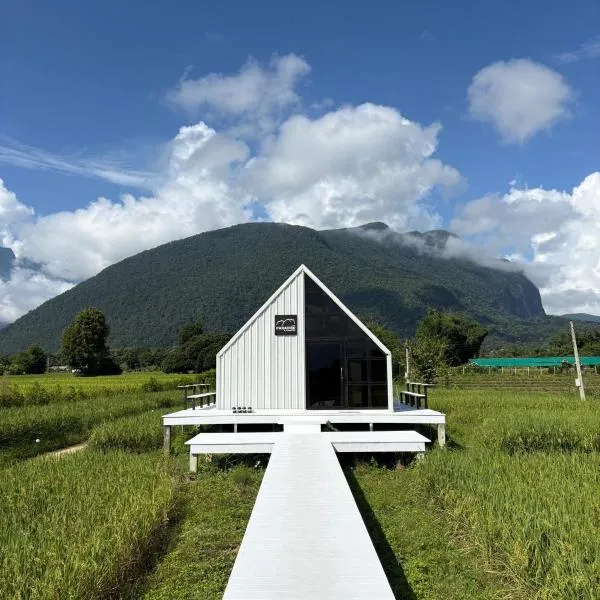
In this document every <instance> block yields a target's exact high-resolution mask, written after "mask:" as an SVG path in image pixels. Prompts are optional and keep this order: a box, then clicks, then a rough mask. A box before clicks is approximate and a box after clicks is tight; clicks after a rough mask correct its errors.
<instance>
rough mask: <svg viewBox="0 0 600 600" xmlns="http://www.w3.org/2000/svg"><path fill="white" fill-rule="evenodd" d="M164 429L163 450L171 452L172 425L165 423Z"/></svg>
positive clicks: (166, 452)
mask: <svg viewBox="0 0 600 600" xmlns="http://www.w3.org/2000/svg"><path fill="white" fill-rule="evenodd" d="M163 431H164V440H163V450H164V452H165V454H167V455H169V454H171V426H170V425H165V426H164V427H163Z"/></svg>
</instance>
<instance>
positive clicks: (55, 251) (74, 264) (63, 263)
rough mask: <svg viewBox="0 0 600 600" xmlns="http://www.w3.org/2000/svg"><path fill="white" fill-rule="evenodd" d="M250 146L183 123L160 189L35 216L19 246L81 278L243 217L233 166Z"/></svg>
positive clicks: (56, 271) (50, 268) (50, 267)
mask: <svg viewBox="0 0 600 600" xmlns="http://www.w3.org/2000/svg"><path fill="white" fill-rule="evenodd" d="M247 152H248V150H247V147H246V146H245V144H243V143H242V142H238V141H235V140H231V139H229V138H227V137H224V136H220V135H219V134H217V133H216V132H215V131H214V130H213V129H211V128H209V127H208V126H206V125H205V124H203V123H199V124H197V125H194V126H191V127H182V128H181V130H180V131H179V133H178V135H177V136H176V137H175V138H174V140H173V141H172V142H171V144H170V146H169V156H170V159H169V167H168V173H167V175H166V183H165V184H164V185H163V186H161V188H159V189H158V190H157V192H156V194H155V195H153V196H148V197H140V198H135V197H134V196H131V195H129V194H128V195H125V196H123V197H122V198H121V201H119V202H113V201H111V200H109V199H107V198H98V199H97V200H95V201H94V202H92V203H90V204H89V205H88V206H87V207H85V208H81V209H78V210H75V211H64V212H59V213H54V214H50V215H47V216H43V217H39V218H37V219H33V220H31V221H30V222H29V223H27V224H26V225H24V226H22V227H21V233H20V240H19V242H20V246H19V249H18V254H19V255H22V256H26V257H27V258H29V259H31V260H34V261H36V262H41V263H43V264H44V265H45V271H46V273H48V274H49V275H51V276H53V277H59V278H65V279H70V280H80V279H83V278H86V277H89V276H91V275H94V274H95V273H97V272H98V271H100V270H101V269H103V268H105V267H107V266H108V265H110V264H112V263H114V262H116V261H118V260H121V259H123V258H125V257H126V256H130V255H132V254H135V253H136V252H139V251H141V250H144V249H147V248H151V247H154V246H157V245H159V244H161V243H164V242H168V241H170V240H174V239H178V238H183V237H187V236H189V235H193V234H195V233H199V232H201V231H206V230H208V229H214V228H217V227H223V226H226V225H232V224H234V223H239V222H243V221H246V220H248V219H249V216H250V215H249V212H248V211H247V210H245V208H244V206H245V204H246V203H247V202H248V201H249V196H248V194H247V193H246V192H245V191H243V190H241V189H237V188H236V187H235V173H234V171H235V169H236V164H237V163H238V162H240V161H244V160H245V158H246V156H247ZM15 252H17V250H15Z"/></svg>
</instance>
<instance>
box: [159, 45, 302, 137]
mask: <svg viewBox="0 0 600 600" xmlns="http://www.w3.org/2000/svg"><path fill="white" fill-rule="evenodd" d="M309 72H310V66H309V64H308V63H307V62H306V61H305V60H304V59H303V58H301V57H299V56H297V55H295V54H287V55H285V56H277V55H275V56H273V58H272V59H271V61H270V62H269V64H268V65H267V66H263V65H261V64H260V63H259V62H258V61H256V60H255V59H253V58H249V59H248V61H247V62H246V63H245V64H244V65H243V66H242V68H241V69H240V70H239V71H238V73H236V74H235V75H223V74H222V73H211V74H210V75H206V76H205V77H201V78H199V79H188V78H187V76H184V77H183V78H182V79H181V80H180V81H179V83H178V85H177V86H176V87H175V89H173V90H170V91H169V92H167V95H166V97H167V100H168V101H169V102H170V103H172V104H173V105H175V106H177V107H179V108H182V109H184V110H185V111H187V112H188V113H191V114H197V113H198V111H200V110H204V111H208V114H209V115H210V114H212V113H214V114H216V115H218V116H222V117H231V118H234V119H242V120H243V121H244V127H240V125H239V124H238V128H239V129H237V130H236V131H238V132H239V131H242V130H243V131H244V133H249V135H251V134H254V133H255V132H256V131H258V132H259V133H264V132H266V131H270V130H272V129H273V127H274V126H275V125H276V122H277V118H281V116H282V112H283V111H284V110H285V109H288V108H290V107H293V106H296V105H298V104H299V103H300V96H299V95H298V93H297V92H296V89H295V88H296V86H297V85H298V84H299V82H300V80H301V79H302V78H304V77H306V75H308V73H309ZM206 116H207V115H203V117H204V118H205V119H206ZM249 121H250V122H249ZM246 129H248V130H250V131H249V132H246V131H245V130H246Z"/></svg>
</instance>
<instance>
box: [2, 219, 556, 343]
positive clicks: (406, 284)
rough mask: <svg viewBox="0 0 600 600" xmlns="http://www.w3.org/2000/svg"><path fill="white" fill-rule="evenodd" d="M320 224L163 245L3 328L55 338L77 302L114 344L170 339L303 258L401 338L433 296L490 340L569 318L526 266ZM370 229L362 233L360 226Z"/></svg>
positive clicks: (227, 317) (516, 336)
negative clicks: (98, 318) (550, 308)
mask: <svg viewBox="0 0 600 600" xmlns="http://www.w3.org/2000/svg"><path fill="white" fill-rule="evenodd" d="M359 233H361V231H360V230H358V232H357V231H356V230H355V231H347V230H333V231H315V230H312V229H308V228H306V227H297V226H290V225H283V224H276V223H249V224H245V225H239V226H235V227H230V228H227V229H220V230H217V231H210V232H207V233H203V234H200V235H197V236H193V237H190V238H187V239H184V240H179V241H176V242H172V243H169V244H166V245H164V246H160V247H158V248H155V249H153V250H149V251H145V252H143V253H141V254H138V255H136V256H133V257H131V258H128V259H126V260H124V261H121V262H120V263H117V264H115V265H112V266H111V267H109V268H107V269H105V270H104V271H102V272H101V273H99V274H98V275H96V276H95V277H92V278H91V279H89V280H87V281H84V282H83V283H81V284H79V285H77V286H75V287H74V288H73V289H72V290H69V291H68V292H66V293H65V294H61V295H60V296H59V297H57V298H54V299H52V300H50V301H48V302H46V303H44V304H43V305H42V306H40V307H39V308H37V309H35V310H33V311H31V312H29V313H28V314H27V315H25V316H23V317H22V318H20V319H19V320H18V321H17V322H15V323H14V324H12V325H9V326H8V327H6V328H4V329H2V330H1V331H0V347H1V348H2V350H3V351H4V352H11V353H12V352H16V351H18V350H21V349H23V348H24V347H26V346H27V345H29V344H30V343H32V342H33V341H37V342H38V343H40V344H41V345H42V347H44V348H46V349H49V350H56V349H58V346H59V342H60V335H61V331H62V330H63V329H64V328H65V327H67V325H68V324H69V322H70V321H71V320H72V319H73V318H74V317H75V315H76V314H77V312H78V311H81V310H83V309H84V308H86V307H88V306H97V307H98V308H99V309H100V310H102V312H103V313H104V314H105V315H106V317H107V319H108V321H109V322H110V324H111V335H110V338H109V345H110V346H111V347H113V348H114V347H123V348H125V347H170V346H173V345H174V344H176V343H177V336H176V333H177V330H178V329H179V328H181V327H183V326H185V325H186V324H188V323H192V322H196V321H198V320H199V321H201V322H202V323H203V324H204V333H215V332H221V331H237V329H238V328H239V327H241V326H242V325H243V324H244V322H245V321H246V320H247V319H248V318H249V317H250V316H251V315H252V314H253V313H254V312H255V311H256V310H257V309H258V308H259V307H260V306H261V305H262V304H263V302H264V301H265V300H266V299H267V298H268V297H269V295H270V294H271V293H272V292H273V291H274V290H276V289H277V287H279V286H280V285H281V283H282V282H283V281H285V279H286V278H287V277H288V276H289V275H290V273H292V272H293V271H294V270H295V269H296V268H297V267H298V266H299V265H300V264H301V263H304V264H306V265H307V266H308V267H309V268H310V269H311V270H313V271H314V272H315V274H316V275H317V276H318V277H319V278H321V279H322V280H323V281H324V282H325V284H326V285H328V286H329V287H330V288H331V289H332V291H333V292H334V293H335V294H336V295H338V296H339V297H340V298H341V299H342V301H344V302H345V303H346V304H347V305H348V307H349V308H350V309H351V310H352V311H354V312H355V313H357V314H369V315H370V316H371V317H373V318H374V319H376V320H377V321H378V322H380V323H381V324H383V325H384V326H385V327H387V328H389V329H391V330H393V331H395V332H396V333H397V334H398V335H400V336H401V337H402V338H403V339H405V338H408V337H412V336H413V335H414V333H415V327H416V323H417V321H418V320H419V319H420V318H421V317H423V315H424V314H425V312H426V310H427V308H428V307H433V308H437V309H440V310H454V311H462V312H465V313H466V314H468V315H470V316H471V317H473V318H474V319H476V320H478V321H480V322H485V323H486V326H488V328H489V330H490V335H489V337H488V339H487V340H486V343H487V344H490V343H494V344H495V345H500V344H501V343H506V342H511V341H512V342H518V343H527V342H536V343H539V341H540V340H543V339H547V338H548V337H549V336H550V335H551V334H552V333H554V331H556V329H557V328H559V327H562V326H563V325H564V323H565V321H564V320H562V319H558V318H550V317H546V316H544V312H543V308H542V304H541V300H540V296H539V292H538V290H537V288H536V287H535V286H534V285H533V284H532V283H531V282H530V281H528V280H527V279H526V278H525V277H524V276H523V275H522V274H520V273H516V272H508V271H506V270H502V271H501V270H494V269H490V268H487V267H481V266H478V265H475V264H474V263H471V262H468V261H466V260H460V259H443V258H440V257H439V255H438V256H436V255H435V253H433V254H429V253H427V252H419V251H417V250H416V249H415V246H414V244H412V245H411V244H406V243H403V238H402V236H400V237H398V236H394V235H393V234H392V232H387V234H389V235H384V236H382V237H381V238H377V237H376V236H375V235H359ZM362 233H364V232H362Z"/></svg>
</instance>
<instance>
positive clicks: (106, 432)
mask: <svg viewBox="0 0 600 600" xmlns="http://www.w3.org/2000/svg"><path fill="white" fill-rule="evenodd" d="M162 412H163V411H159V410H151V411H150V412H145V413H142V414H139V415H134V416H131V417H123V418H122V419H115V420H114V421H108V422H106V423H102V424H101V425H99V426H97V427H94V429H93V430H92V434H91V436H90V439H89V445H90V448H92V449H93V450H98V451H101V452H108V451H110V450H125V451H129V452H149V451H152V450H158V449H159V448H160V447H161V446H162V443H163V431H162Z"/></svg>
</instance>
